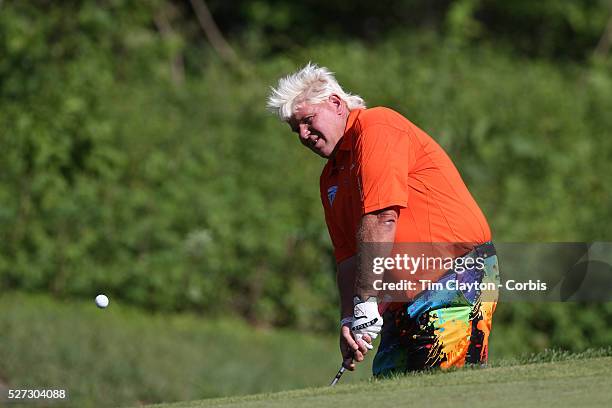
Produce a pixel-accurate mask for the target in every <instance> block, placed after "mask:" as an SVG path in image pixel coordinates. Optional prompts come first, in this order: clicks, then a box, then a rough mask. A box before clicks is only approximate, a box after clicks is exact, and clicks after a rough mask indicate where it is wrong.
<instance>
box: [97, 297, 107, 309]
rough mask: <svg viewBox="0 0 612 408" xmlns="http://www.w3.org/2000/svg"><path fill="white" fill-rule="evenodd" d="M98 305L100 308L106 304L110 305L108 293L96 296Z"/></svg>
mask: <svg viewBox="0 0 612 408" xmlns="http://www.w3.org/2000/svg"><path fill="white" fill-rule="evenodd" d="M96 306H98V307H99V308H100V309H104V308H106V306H108V298H107V297H106V295H98V296H96Z"/></svg>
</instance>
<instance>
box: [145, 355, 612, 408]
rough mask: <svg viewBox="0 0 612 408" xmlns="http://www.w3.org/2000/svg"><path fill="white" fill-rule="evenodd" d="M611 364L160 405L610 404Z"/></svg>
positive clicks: (467, 373)
mask: <svg viewBox="0 0 612 408" xmlns="http://www.w3.org/2000/svg"><path fill="white" fill-rule="evenodd" d="M610 367H612V357H599V358H589V359H572V360H566V361H559V362H549V363H533V364H525V365H516V366H506V367H493V368H487V369H473V370H469V369H466V370H459V371H454V372H447V373H441V372H436V373H423V374H414V375H408V376H406V377H398V378H395V379H388V380H381V381H371V382H370V383H366V382H364V383H361V384H352V385H340V386H336V387H335V388H329V387H321V388H310V389H305V390H299V391H288V392H280V393H275V394H261V395H254V396H248V397H240V398H219V399H211V400H203V401H193V402H185V403H177V404H160V405H155V407H156V408H207V407H245V408H247V407H248V408H254V407H289V406H290V407H317V408H325V407H330V408H338V407H359V406H368V407H370V406H371V407H377V408H380V407H393V408H397V407H423V408H433V407H470V408H478V407H483V408H485V407H486V408H488V407H537V408H541V407H573V408H575V407H604V406H610V405H609V404H610V401H612V391H611V386H612V381H611V380H610V372H609V371H610Z"/></svg>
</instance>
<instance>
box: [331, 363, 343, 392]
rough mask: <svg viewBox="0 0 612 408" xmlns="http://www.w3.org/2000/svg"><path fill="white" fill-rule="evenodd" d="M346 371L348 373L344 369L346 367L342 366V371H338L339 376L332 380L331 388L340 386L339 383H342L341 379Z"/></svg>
mask: <svg viewBox="0 0 612 408" xmlns="http://www.w3.org/2000/svg"><path fill="white" fill-rule="evenodd" d="M345 371H346V368H345V367H344V365H342V366H340V369H339V370H338V374H336V376H335V377H334V379H333V380H332V382H331V384H329V386H330V387H333V386H334V385H336V384H338V381H340V377H342V374H344V372H345Z"/></svg>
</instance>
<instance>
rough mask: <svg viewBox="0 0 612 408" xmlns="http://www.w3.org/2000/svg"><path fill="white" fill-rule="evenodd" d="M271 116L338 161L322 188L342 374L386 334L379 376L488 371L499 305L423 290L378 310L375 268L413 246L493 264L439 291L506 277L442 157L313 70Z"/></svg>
mask: <svg viewBox="0 0 612 408" xmlns="http://www.w3.org/2000/svg"><path fill="white" fill-rule="evenodd" d="M268 108H269V109H270V110H271V111H272V112H274V113H276V114H277V115H278V116H279V117H280V119H281V120H282V121H284V122H287V123H288V124H289V125H290V127H291V129H292V130H293V131H294V132H295V133H297V134H298V136H299V140H300V142H301V143H302V144H303V145H304V146H306V147H307V148H309V149H310V150H312V151H313V152H314V153H316V154H318V155H319V156H322V157H324V158H326V159H327V164H326V165H325V167H324V169H323V172H322V174H321V179H320V188H321V200H322V203H323V207H324V210H325V219H326V222H327V226H328V229H329V233H330V236H331V240H332V243H333V247H334V254H335V258H336V261H337V283H338V289H339V292H340V299H341V308H340V309H341V316H340V317H341V330H340V350H341V353H342V358H343V365H344V366H345V367H346V368H347V369H349V370H354V369H355V362H361V361H363V360H364V356H365V355H366V353H367V352H368V351H369V350H371V349H372V348H373V346H372V340H374V339H375V338H376V337H377V336H378V334H379V333H380V332H381V329H382V336H381V343H380V346H379V349H378V353H377V355H376V357H375V359H374V365H373V371H374V375H386V374H389V373H394V372H406V371H408V370H419V369H425V368H431V367H442V368H448V367H453V366H462V365H464V364H465V363H473V364H483V363H485V362H486V360H487V353H488V337H489V332H490V328H491V318H492V315H493V311H494V310H495V305H496V296H490V297H489V298H486V299H485V298H483V296H482V293H480V292H479V291H472V292H469V293H468V291H464V292H462V291H456V290H455V291H450V292H449V291H442V292H433V291H431V290H428V289H426V288H423V289H415V288H412V289H413V290H412V292H411V293H410V294H408V295H407V294H406V293H403V295H404V296H405V297H401V296H400V297H399V298H398V297H395V298H393V299H392V300H394V302H390V303H389V302H386V303H381V304H380V305H379V304H378V303H379V299H378V297H379V295H380V293H379V290H377V285H380V282H378V283H377V278H378V277H377V274H376V273H373V269H372V265H373V262H374V261H375V259H376V258H377V257H385V256H389V255H392V254H393V253H395V252H397V248H398V247H399V246H400V245H401V244H402V243H438V242H441V243H453V244H452V245H453V246H454V248H455V249H456V248H462V249H463V250H460V251H457V250H455V251H454V252H453V251H451V252H453V253H454V254H455V258H456V259H460V260H463V261H464V260H465V259H467V258H471V259H476V258H479V259H484V261H483V265H484V267H483V268H481V270H479V271H476V270H475V269H474V268H472V270H470V273H465V274H460V273H457V271H456V270H454V269H453V268H449V269H448V270H445V271H443V273H437V274H434V275H432V276H435V279H433V281H439V282H442V281H444V280H446V281H448V280H449V279H452V278H459V277H461V279H464V280H465V279H467V277H471V278H470V279H472V281H475V282H483V281H487V280H488V281H491V282H493V283H495V282H497V281H498V279H499V275H498V272H497V257H496V255H495V250H494V247H493V245H492V244H491V243H490V240H491V232H490V229H489V226H488V224H487V221H486V219H485V217H484V215H483V214H482V212H481V211H480V209H479V207H478V205H477V204H476V202H475V201H474V199H473V198H472V196H471V195H470V193H469V191H468V190H467V187H466V186H465V184H464V183H463V181H462V179H461V177H460V175H459V173H458V171H457V169H456V168H455V166H454V165H453V163H452V162H451V160H450V158H449V157H448V156H447V155H446V153H445V152H444V151H443V150H442V148H441V147H440V146H439V145H438V144H437V143H436V142H435V141H434V140H433V139H432V138H431V137H429V136H428V135H427V134H425V132H423V131H422V130H420V129H419V128H417V127H416V126H415V125H414V124H412V123H411V122H410V121H408V120H407V119H406V118H404V117H403V116H401V115H400V114H399V113H397V112H394V111H392V110H391V109H387V108H382V107H379V108H372V109H366V106H365V103H364V101H363V99H362V98H361V97H359V96H357V95H352V94H350V93H347V92H345V91H344V90H343V89H342V88H341V87H340V85H339V84H338V82H337V81H336V79H335V78H334V76H333V74H332V73H331V72H329V71H328V70H327V69H326V68H320V67H317V66H316V65H313V64H310V63H309V64H308V65H306V66H305V67H304V68H302V69H301V70H299V71H298V72H296V73H294V74H292V75H289V76H287V77H285V78H283V79H281V80H280V81H279V83H278V86H277V87H276V88H273V89H272V92H271V94H270V95H269V98H268ZM454 243H460V244H457V245H456V244H454ZM432 245H433V244H432ZM408 252H410V251H408ZM434 252H435V251H434ZM455 258H452V259H455ZM380 259H384V258H380ZM421 269H422V268H421ZM459 272H461V271H459ZM385 273H386V274H392V272H390V271H387V272H385ZM402 276H405V274H404V275H402ZM385 280H387V275H385ZM495 294H496V292H495ZM381 312H382V313H383V316H384V325H383V316H381V315H380V313H381Z"/></svg>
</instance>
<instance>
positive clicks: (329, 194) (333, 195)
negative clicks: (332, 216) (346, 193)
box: [327, 186, 338, 207]
mask: <svg viewBox="0 0 612 408" xmlns="http://www.w3.org/2000/svg"><path fill="white" fill-rule="evenodd" d="M337 192H338V186H331V187H330V188H328V189H327V199H328V200H329V206H330V207H331V206H332V205H334V199H335V198H336V193H337Z"/></svg>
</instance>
